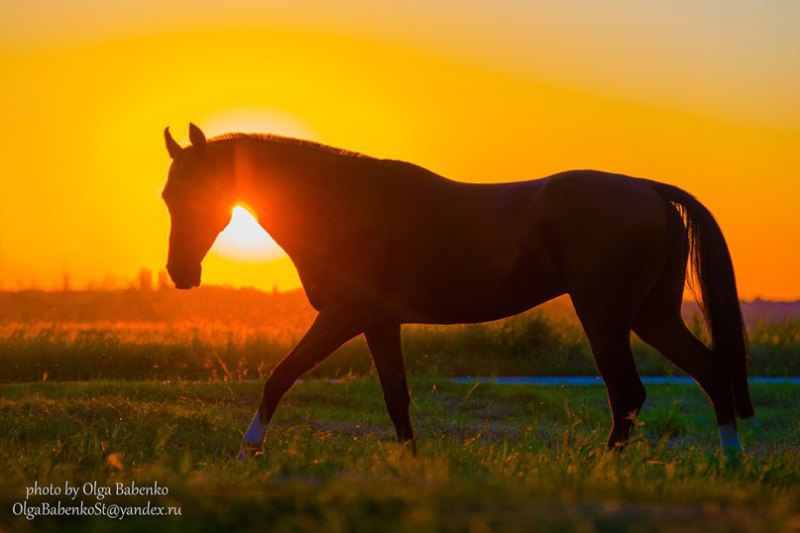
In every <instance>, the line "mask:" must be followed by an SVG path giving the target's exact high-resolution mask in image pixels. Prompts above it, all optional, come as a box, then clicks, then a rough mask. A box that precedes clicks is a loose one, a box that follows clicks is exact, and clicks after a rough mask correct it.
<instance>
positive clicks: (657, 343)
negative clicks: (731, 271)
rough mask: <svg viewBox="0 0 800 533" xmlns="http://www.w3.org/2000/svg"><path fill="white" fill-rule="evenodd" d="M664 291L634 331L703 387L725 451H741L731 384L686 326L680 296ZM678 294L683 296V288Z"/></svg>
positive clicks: (638, 319)
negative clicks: (714, 415) (681, 313)
mask: <svg viewBox="0 0 800 533" xmlns="http://www.w3.org/2000/svg"><path fill="white" fill-rule="evenodd" d="M660 288H663V287H659V286H657V287H656V289H655V290H654V292H653V293H651V294H650V295H649V296H648V298H647V300H646V301H645V303H644V305H643V306H642V308H641V310H640V311H639V313H638V314H637V316H636V318H635V320H634V326H633V330H634V331H635V332H636V334H637V335H639V337H641V338H642V340H643V341H644V342H646V343H647V344H649V345H650V346H652V347H653V348H655V349H656V350H658V351H659V352H661V354H662V355H663V356H664V357H666V358H667V359H668V360H669V361H671V362H672V363H673V364H674V365H675V366H677V367H678V368H680V369H681V370H683V371H684V372H686V373H687V374H689V375H690V376H691V377H692V378H693V379H694V380H695V381H696V382H697V383H698V385H700V387H701V388H702V389H703V391H704V392H705V393H706V395H707V396H708V398H709V399H710V400H711V404H712V405H713V407H714V412H715V414H716V418H717V425H718V426H719V432H720V438H721V441H722V446H723V448H725V449H727V450H741V449H742V445H741V443H740V442H739V436H738V434H737V431H736V419H735V414H734V406H733V393H732V391H731V386H730V380H729V379H728V378H727V377H726V373H725V370H724V368H722V366H721V364H720V362H719V361H718V358H717V357H716V356H715V354H714V353H713V352H712V351H711V350H710V349H709V348H708V347H707V346H706V345H705V344H703V343H702V342H701V341H700V340H699V339H698V338H697V337H695V336H694V335H693V334H692V333H691V332H690V331H689V329H688V328H687V327H686V324H684V322H683V319H682V318H681V315H680V296H678V297H677V299H676V298H675V297H674V296H671V297H670V295H669V294H667V293H665V291H663V290H662V291H661V292H659V289H660ZM678 294H679V295H681V294H682V286H681V292H679V293H678ZM676 300H677V301H676Z"/></svg>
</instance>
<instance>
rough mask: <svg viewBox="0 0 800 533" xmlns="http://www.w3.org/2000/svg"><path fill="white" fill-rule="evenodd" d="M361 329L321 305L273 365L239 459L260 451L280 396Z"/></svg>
mask: <svg viewBox="0 0 800 533" xmlns="http://www.w3.org/2000/svg"><path fill="white" fill-rule="evenodd" d="M359 333H361V331H360V329H359V328H358V327H357V326H356V325H355V324H354V322H353V321H352V320H350V319H349V318H348V317H347V315H346V314H345V313H342V312H339V311H336V310H333V309H331V310H327V309H324V308H323V309H322V311H320V313H319V315H317V318H316V320H314V323H313V324H312V325H311V328H309V330H308V331H307V332H306V334H305V335H304V336H303V338H302V339H300V342H299V343H297V346H295V347H294V349H293V350H292V351H291V352H290V353H289V355H287V356H286V358H285V359H283V360H282V361H281V362H280V363H278V365H277V366H276V367H275V368H273V369H272V372H271V373H270V375H269V377H268V378H267V381H266V383H264V392H263V394H262V396H261V406H260V407H259V408H258V410H257V411H256V415H255V417H254V418H253V422H252V423H251V424H250V428H249V429H248V430H247V433H246V434H245V436H244V441H243V442H242V447H241V450H240V451H239V455H238V457H237V458H238V459H239V460H246V459H249V458H250V457H252V456H253V455H255V454H256V453H258V452H260V451H261V447H262V446H263V444H264V438H265V436H266V434H267V425H268V424H269V421H270V420H271V419H272V415H273V414H274V413H275V408H276V407H277V405H278V402H279V401H280V399H281V397H282V396H283V395H284V394H285V393H286V391H288V390H289V388H291V386H292V385H293V384H294V382H295V381H297V379H298V378H299V377H300V376H302V375H303V374H305V373H306V372H308V371H309V370H311V369H312V368H314V367H315V366H316V365H317V364H319V363H320V362H321V361H322V360H323V359H325V358H326V357H328V356H329V355H330V354H332V353H333V352H334V351H335V350H336V349H337V348H339V347H340V346H341V345H342V344H344V343H345V342H347V341H349V340H350V339H352V338H353V337H355V336H356V335H358V334H359Z"/></svg>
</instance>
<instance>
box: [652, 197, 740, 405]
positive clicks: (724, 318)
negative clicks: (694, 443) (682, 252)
mask: <svg viewBox="0 0 800 533" xmlns="http://www.w3.org/2000/svg"><path fill="white" fill-rule="evenodd" d="M651 183H652V184H653V187H655V189H656V191H658V194H659V195H660V196H661V197H662V198H663V199H664V200H666V201H668V202H671V203H674V204H677V205H678V206H679V209H680V210H681V211H682V214H683V216H684V218H685V221H686V230H687V232H688V238H689V254H690V257H689V261H690V262H691V270H692V273H693V274H694V278H695V280H696V283H697V285H699V288H700V296H701V300H700V301H698V303H699V304H700V309H701V310H702V311H703V315H704V316H705V319H706V324H707V326H708V329H709V331H710V332H711V349H712V351H713V352H714V354H715V356H716V357H717V360H718V362H719V363H720V368H722V369H725V370H724V371H726V373H727V375H728V378H729V379H730V383H731V389H732V392H733V402H734V409H735V410H736V413H737V414H738V415H739V416H740V417H741V418H750V417H752V416H754V415H755V411H754V410H753V404H752V403H751V401H750V391H749V389H748V386H747V332H746V331H745V328H744V321H743V320H742V311H741V309H740V307H739V295H738V292H737V290H736V278H735V277H734V274H733V262H732V261H731V255H730V252H729V251H728V245H727V244H726V243H725V237H723V235H722V230H721V229H720V227H719V224H717V221H716V220H714V217H713V216H712V214H711V212H710V211H709V210H708V209H707V208H706V207H705V206H704V205H703V204H701V203H700V202H699V201H698V200H697V199H696V198H695V197H694V196H692V195H691V194H689V193H688V192H686V191H684V190H681V189H679V188H678V187H674V186H672V185H667V184H664V183H658V182H651ZM690 280H691V278H690ZM693 286H694V285H693V284H692V283H691V281H690V287H693ZM693 292H694V291H693Z"/></svg>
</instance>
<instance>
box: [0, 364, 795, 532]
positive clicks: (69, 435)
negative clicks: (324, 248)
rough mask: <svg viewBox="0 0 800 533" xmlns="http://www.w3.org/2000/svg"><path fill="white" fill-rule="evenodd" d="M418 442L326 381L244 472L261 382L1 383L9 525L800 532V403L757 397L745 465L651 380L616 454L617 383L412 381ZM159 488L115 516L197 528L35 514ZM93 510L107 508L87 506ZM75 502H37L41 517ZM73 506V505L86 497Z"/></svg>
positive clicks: (377, 402)
mask: <svg viewBox="0 0 800 533" xmlns="http://www.w3.org/2000/svg"><path fill="white" fill-rule="evenodd" d="M412 389H413V397H414V400H413V405H412V413H413V419H414V424H415V427H416V431H417V437H418V443H419V448H420V454H419V457H418V458H416V459H414V458H412V457H410V456H409V454H408V453H407V452H406V451H405V450H404V449H403V448H402V447H401V446H400V445H398V444H396V443H395V442H394V441H393V438H392V435H393V432H392V429H391V424H390V422H389V420H388V416H387V415H386V414H385V412H384V408H383V402H382V398H381V394H380V389H379V387H378V385H377V383H376V380H375V379H370V378H357V379H350V380H340V381H336V382H334V381H328V380H310V381H305V382H303V383H300V384H298V386H297V387H295V389H293V390H292V391H290V393H289V394H288V395H287V396H286V397H285V399H284V402H283V404H282V406H281V408H280V409H279V411H278V414H277V415H276V419H275V420H274V424H273V426H272V428H271V431H270V432H269V435H268V440H267V444H266V453H265V454H264V455H262V456H259V457H257V458H256V460H254V461H252V462H250V463H248V464H240V463H237V462H236V461H235V460H233V456H234V454H235V453H236V451H237V449H238V446H239V442H240V438H241V431H242V430H243V429H244V428H246V425H247V423H248V421H249V418H250V417H251V415H252V412H253V410H254V409H255V405H256V403H257V399H258V394H259V384H258V383H255V382H249V381H240V382H228V383H220V382H167V381H125V382H111V381H98V382H72V383H47V382H45V383H41V382H39V383H28V384H6V385H2V386H0V396H1V397H2V403H1V404H0V463H1V464H2V471H3V475H4V483H3V484H2V488H0V499H2V500H3V504H2V509H3V514H2V516H3V519H2V521H3V524H4V525H3V527H4V528H8V529H9V530H27V529H30V528H33V527H35V528H36V529H37V530H38V529H51V530H55V529H59V530H60V529H64V528H65V527H66V528H67V529H71V530H76V531H77V530H84V529H85V528H86V527H88V526H92V527H94V528H95V529H99V530H108V529H111V528H112V527H113V528H114V529H123V530H142V529H145V528H148V527H158V528H168V529H181V530H193V529H219V528H231V527H237V528H244V527H248V528H256V527H258V528H264V529H267V530H269V531H319V530H321V528H324V530H329V531H371V530H374V531H378V530H380V531H408V530H414V531H434V530H447V531H488V530H493V531H495V530H497V531H519V530H530V529H539V530H553V529H555V530H579V531H594V530H598V531H616V530H620V529H628V530H666V531H676V530H688V531H699V530H703V529H708V527H713V529H714V530H729V531H741V530H754V529H755V530H761V531H786V530H790V529H792V528H794V529H797V528H798V527H800V484H799V483H800V454H798V448H797V443H798V438H799V437H800V416H798V413H799V412H800V397H798V395H797V394H796V391H795V390H794V389H793V388H792V387H791V386H783V385H769V386H766V385H757V386H755V387H754V391H753V392H754V401H755V404H756V409H757V411H758V418H756V419H755V420H753V421H750V422H747V423H745V424H744V439H745V442H746V445H747V448H748V450H749V451H748V453H747V455H745V456H743V457H741V458H740V459H739V460H738V461H734V462H731V461H726V460H725V459H724V458H723V457H721V456H720V455H719V454H718V453H717V435H716V431H715V428H714V424H713V422H712V416H711V411H710V408H709V407H708V404H707V402H706V400H705V398H704V397H703V396H702V394H701V393H700V391H699V390H698V389H697V388H696V387H693V386H677V385H675V386H651V387H649V393H650V394H649V399H648V403H647V405H646V406H645V410H644V412H643V414H642V417H641V421H640V425H639V427H638V429H637V434H636V438H635V439H634V441H633V443H632V445H631V446H630V448H629V449H628V450H627V451H625V452H624V453H622V454H618V453H609V452H606V451H605V450H604V449H603V441H604V439H605V436H606V432H607V429H608V414H607V411H606V405H605V397H604V392H603V390H602V388H601V387H573V388H558V387H537V386H533V385H514V386H509V385H488V384H482V385H478V386H474V385H456V384H452V383H449V382H448V381H447V380H444V379H442V380H433V379H414V380H412ZM36 480H38V481H39V483H43V484H44V483H48V484H49V483H52V484H53V485H54V486H63V485H64V483H65V482H69V483H70V484H72V485H80V484H83V483H84V482H87V481H89V482H95V481H96V482H97V483H98V484H99V485H100V486H112V487H113V486H115V485H114V484H115V483H117V482H121V483H123V484H124V485H128V484H129V483H130V481H132V480H133V481H135V482H136V483H137V484H139V485H142V486H145V485H150V484H152V483H153V482H158V484H159V485H161V486H166V487H168V489H169V494H168V495H166V496H155V497H150V496H115V495H112V496H109V497H107V498H105V499H103V500H101V501H102V502H104V503H106V504H107V505H111V504H117V505H127V506H140V507H141V506H144V505H146V501H147V500H151V502H152V504H153V505H164V506H173V507H178V506H179V507H180V508H181V518H180V519H178V518H174V517H151V518H143V517H127V518H125V519H124V520H112V519H109V518H69V519H63V518H62V519H61V520H60V521H55V520H53V519H46V518H42V517H37V518H35V519H34V520H31V521H29V520H26V519H25V518H24V517H21V516H14V515H13V514H12V512H11V511H12V505H13V502H22V501H24V500H25V490H26V487H27V486H30V485H32V484H33V482H34V481H36ZM81 499H83V500H84V501H85V502H86V503H87V504H92V503H95V502H97V498H96V495H83V494H82V495H80V496H79V497H78V499H77V500H76V501H80V500H81ZM58 500H61V501H62V504H67V503H68V502H69V500H68V499H66V498H64V497H61V498H59V497H55V496H31V497H30V500H29V504H33V503H35V502H50V503H52V504H55V503H56V502H57V501H58ZM73 504H74V502H73Z"/></svg>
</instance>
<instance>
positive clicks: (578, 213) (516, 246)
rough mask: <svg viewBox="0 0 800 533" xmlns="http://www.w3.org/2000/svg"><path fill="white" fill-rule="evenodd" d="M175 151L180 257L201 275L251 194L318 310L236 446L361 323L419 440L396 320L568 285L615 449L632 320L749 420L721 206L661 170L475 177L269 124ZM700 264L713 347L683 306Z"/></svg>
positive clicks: (417, 319)
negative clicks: (489, 180) (694, 329)
mask: <svg viewBox="0 0 800 533" xmlns="http://www.w3.org/2000/svg"><path fill="white" fill-rule="evenodd" d="M164 135H165V138H166V144H167V150H168V152H169V155H170V156H171V158H172V164H171V166H170V169H169V177H168V180H167V184H166V187H165V188H164V192H163V198H164V201H165V202H166V204H167V207H168V209H169V212H170V217H171V231H170V237H169V257H168V262H167V269H168V271H169V274H170V276H171V277H172V279H173V281H174V282H175V285H176V287H178V288H180V289H188V288H191V287H194V286H197V285H199V284H200V274H201V262H202V260H203V257H204V256H205V254H206V253H207V252H208V250H209V248H210V247H211V245H212V244H213V242H214V240H215V238H216V236H217V234H218V233H219V232H220V231H222V229H223V228H225V226H226V225H227V224H228V222H229V220H230V218H231V207H232V206H233V205H234V204H235V203H236V202H238V201H243V202H245V203H246V204H247V205H248V206H250V207H251V208H253V209H254V211H255V213H256V214H257V218H258V220H259V222H260V224H261V225H262V226H263V227H264V229H265V230H266V231H267V232H269V234H270V235H271V236H272V237H273V238H274V240H275V241H276V242H277V243H278V244H279V245H280V246H281V247H282V248H283V249H284V250H285V251H286V253H287V254H288V255H289V257H290V258H291V259H292V261H293V263H294V265H295V266H296V268H297V271H298V273H299V276H300V280H301V282H302V285H303V288H304V289H305V292H306V294H307V296H308V299H309V301H310V303H311V305H312V306H313V307H314V308H315V309H316V310H317V311H318V314H317V316H316V319H315V320H314V322H313V324H312V325H311V327H310V329H309V330H308V331H307V332H306V334H305V335H304V337H303V338H302V339H301V340H300V342H299V343H298V344H297V346H295V348H294V349H293V350H291V352H290V353H289V355H288V356H287V357H286V358H285V359H283V360H282V361H281V362H280V363H279V364H278V365H277V366H275V368H274V369H273V370H272V372H271V373H270V375H269V377H268V379H267V380H266V383H265V385H264V390H263V395H262V399H261V404H260V407H259V409H258V410H257V411H256V415H255V417H254V419H253V422H252V424H251V425H250V428H249V430H248V431H247V433H246V435H245V438H244V444H243V446H242V451H241V452H240V458H246V457H248V456H249V455H252V454H253V453H256V452H257V451H258V450H260V448H261V446H262V445H263V441H264V437H265V435H266V427H267V424H268V423H269V421H270V419H271V418H272V416H273V413H274V412H275V409H276V407H277V404H278V402H279V400H280V398H281V397H282V396H283V395H284V393H285V392H286V391H287V390H288V389H289V388H290V387H291V386H292V384H293V383H294V382H295V381H296V380H297V379H298V378H299V377H300V376H301V375H303V374H304V373H305V372H307V371H308V370H310V369H311V368H313V367H314V366H315V365H317V364H318V363H320V362H321V361H322V360H323V359H325V358H326V357H328V355H330V354H331V353H332V352H333V351H335V350H336V349H337V348H338V347H339V346H341V345H342V344H344V343H346V342H347V341H349V340H350V339H352V338H354V337H356V336H357V335H360V334H363V335H364V336H365V337H366V341H367V344H368V346H369V349H370V352H371V354H372V358H373V361H374V363H375V368H376V370H377V373H378V376H379V379H380V382H381V386H382V388H383V394H384V398H385V400H386V405H387V408H388V411H389V415H390V417H391V419H392V422H393V423H394V426H395V428H396V431H397V436H398V438H399V440H400V441H402V442H404V443H407V444H408V445H409V447H411V448H412V449H414V450H415V449H416V448H415V445H414V432H413V429H412V425H411V422H410V419H409V414H408V410H409V402H410V397H409V392H408V385H407V382H406V373H405V369H404V364H403V350H402V346H401V335H400V331H401V327H402V325H403V324H408V323H422V324H454V323H473V322H483V321H489V320H496V319H500V318H503V317H508V316H510V315H514V314H516V313H520V312H522V311H525V310H527V309H530V308H532V307H534V306H536V305H539V304H541V303H543V302H545V301H547V300H550V299H551V298H554V297H556V296H559V295H562V294H569V296H570V298H571V300H572V302H573V305H574V307H575V310H576V312H577V315H578V317H579V319H580V321H581V324H582V326H583V328H584V330H585V332H586V335H587V336H588V339H589V343H590V345H591V348H592V352H593V354H594V358H595V362H596V365H597V369H598V371H599V373H600V375H601V377H602V378H603V380H604V383H605V385H606V389H607V392H608V401H609V406H610V409H611V413H612V420H613V422H612V427H611V432H610V435H609V438H608V445H609V447H617V446H620V445H622V444H624V443H625V441H626V440H627V439H628V437H629V435H630V433H631V429H632V427H633V425H634V417H635V416H636V415H637V413H638V412H639V410H640V409H641V407H642V405H643V403H644V401H645V389H644V386H643V385H642V382H641V380H640V379H639V375H638V373H637V370H636V367H635V365H634V360H633V356H632V353H631V348H630V333H631V331H634V332H636V333H637V334H638V335H639V336H640V337H641V338H642V339H643V340H644V341H645V342H646V343H648V344H650V345H651V346H653V347H654V348H655V349H656V350H658V351H659V352H660V353H661V354H663V355H664V356H665V357H666V358H667V359H668V360H669V361H671V362H672V363H673V364H674V365H675V366H677V367H678V368H680V369H682V370H683V371H685V372H686V373H688V374H689V375H690V376H692V377H693V378H694V379H695V380H696V381H697V383H698V384H699V385H700V386H701V387H702V389H703V391H705V393H706V395H707V396H708V397H709V399H710V400H711V403H712V405H713V408H714V411H715V414H716V419H717V424H718V426H719V429H720V435H721V439H722V444H723V447H725V448H726V449H741V445H740V443H739V438H738V435H737V431H736V423H735V418H736V415H737V414H738V415H739V416H740V417H742V418H746V417H750V416H753V414H754V412H753V407H752V404H751V401H750V396H749V391H748V384H747V348H746V346H747V342H746V336H745V330H744V326H743V322H742V316H741V311H740V308H739V299H738V295H737V289H736V283H735V279H734V272H733V265H732V262H731V258H730V254H729V252H728V248H727V245H726V243H725V239H724V237H723V235H722V232H721V230H720V228H719V226H718V225H717V223H716V222H715V220H714V218H713V217H712V215H711V213H710V212H709V211H708V209H706V208H705V207H704V206H703V205H702V204H701V203H700V202H699V201H697V200H696V199H695V198H694V197H693V196H692V195H690V194H689V193H687V192H685V191H683V190H681V189H679V188H677V187H674V186H671V185H667V184H664V183H659V182H656V181H651V180H647V179H640V178H632V177H628V176H623V175H619V174H611V173H605V172H598V171H593V170H573V171H568V172H563V173H559V174H555V175H552V176H549V177H545V178H542V179H536V180H531V181H522V182H513V183H497V184H494V183H493V184H471V183H462V182H457V181H452V180H449V179H446V178H443V177H441V176H439V175H437V174H435V173H433V172H430V171H428V170H426V169H424V168H421V167H419V166H416V165H413V164H410V163H406V162H402V161H394V160H387V159H376V158H372V157H367V156H364V155H362V154H358V153H354V152H349V151H345V150H339V149H335V148H332V147H329V146H324V145H321V144H317V143H313V142H309V141H302V140H296V139H289V138H285V137H279V136H273V135H256V134H228V135H223V136H219V137H216V138H213V139H210V140H208V141H207V140H206V138H205V135H204V134H203V132H202V131H201V130H200V129H199V128H198V127H196V126H195V125H193V124H190V127H189V138H190V141H191V145H190V146H187V147H185V148H182V147H181V146H180V145H178V143H176V142H175V140H174V139H173V138H172V137H171V136H170V133H169V129H166V130H165V132H164ZM687 263H691V266H692V270H693V272H694V274H695V276H694V277H695V278H696V282H697V285H698V286H699V289H700V293H701V296H702V301H703V304H704V311H705V315H706V319H707V323H708V326H709V330H710V333H711V340H712V343H711V348H709V347H707V346H706V345H705V344H703V343H702V342H701V341H700V340H698V339H697V338H696V337H695V336H694V335H693V334H692V333H691V332H690V331H689V330H688V329H687V327H686V325H685V324H684V322H683V320H682V318H681V315H680V307H681V301H682V297H683V289H684V284H685V280H686V271H687Z"/></svg>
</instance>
